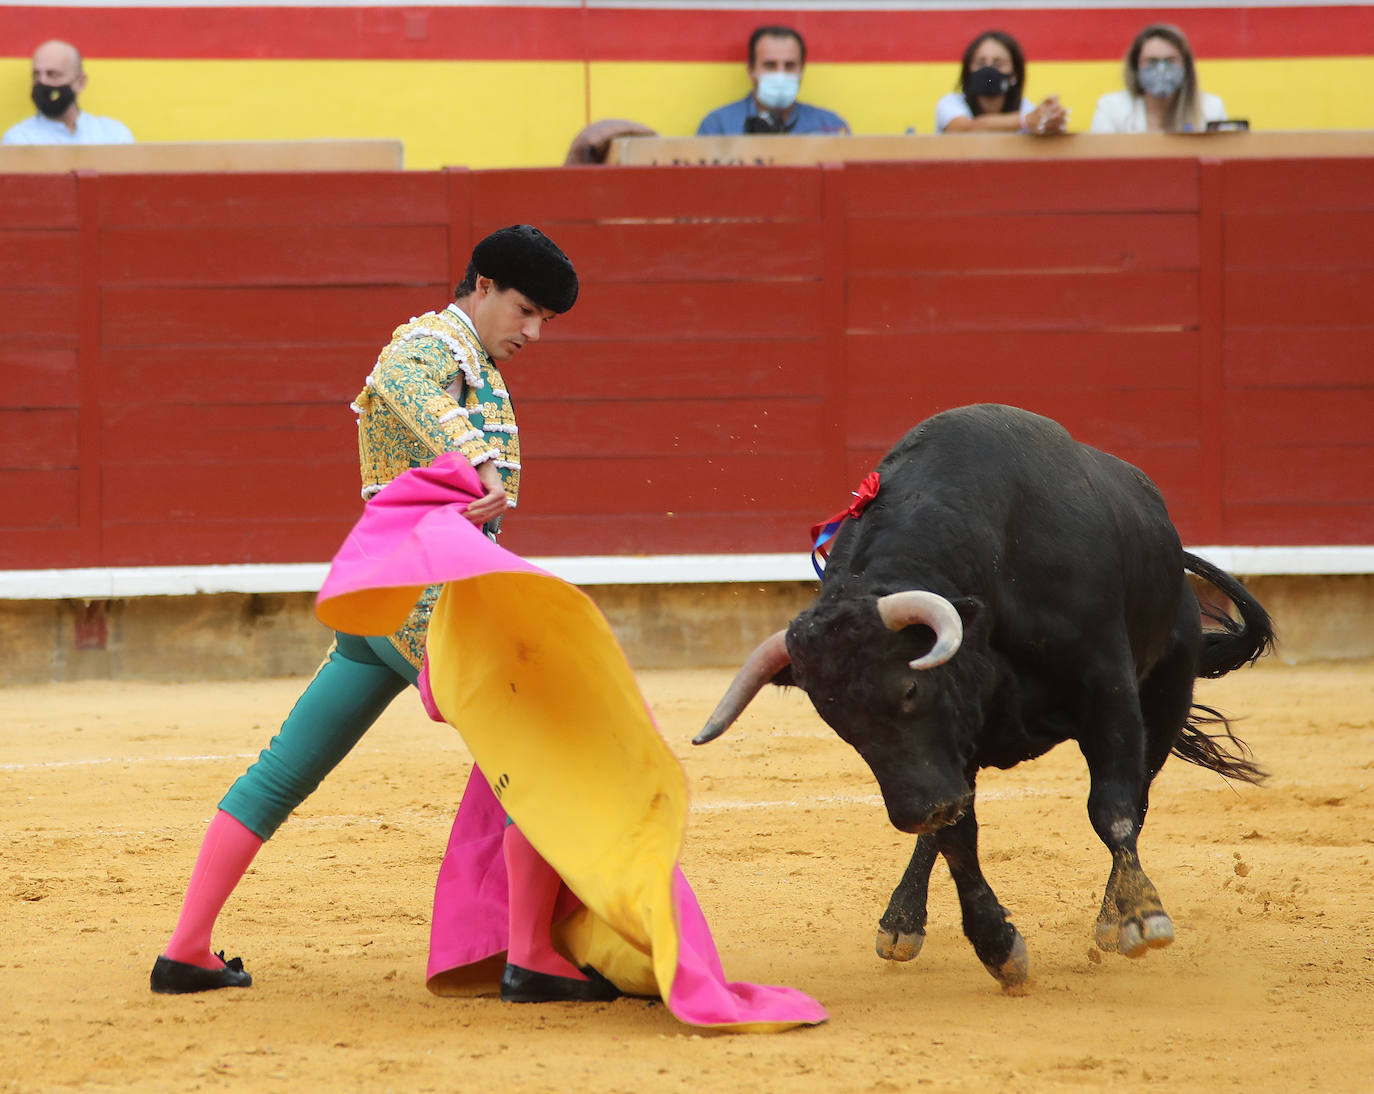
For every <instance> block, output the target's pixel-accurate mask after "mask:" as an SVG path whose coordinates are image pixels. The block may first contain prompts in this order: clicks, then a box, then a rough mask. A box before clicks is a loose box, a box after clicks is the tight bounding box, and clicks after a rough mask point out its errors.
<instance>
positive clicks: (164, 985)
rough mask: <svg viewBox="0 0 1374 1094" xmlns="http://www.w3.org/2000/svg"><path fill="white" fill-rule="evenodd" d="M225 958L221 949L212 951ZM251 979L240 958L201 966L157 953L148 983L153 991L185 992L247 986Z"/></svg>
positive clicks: (171, 993)
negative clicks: (219, 966)
mask: <svg viewBox="0 0 1374 1094" xmlns="http://www.w3.org/2000/svg"><path fill="white" fill-rule="evenodd" d="M215 956H216V957H218V958H219V959H220V960H221V961H224V951H223V950H220V951H219V953H217V954H215ZM252 983H253V977H252V976H251V975H249V974H248V972H247V971H245V970H244V967H243V958H241V957H233V958H230V959H229V960H228V961H224V968H222V969H202V968H201V967H200V966H199V965H188V964H187V963H186V962H184V961H173V960H172V959H171V958H170V957H159V958H158V959H157V960H156V961H154V962H153V972H152V975H151V976H149V977H148V984H149V986H150V987H151V988H152V989H153V991H157V992H161V993H162V994H163V995H185V994H187V993H188V992H193V991H216V990H217V989H219V988H246V987H249V986H251V985H252Z"/></svg>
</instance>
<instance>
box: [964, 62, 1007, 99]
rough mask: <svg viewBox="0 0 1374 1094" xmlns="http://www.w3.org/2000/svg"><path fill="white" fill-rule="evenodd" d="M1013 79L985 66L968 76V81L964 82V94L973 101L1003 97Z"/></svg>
mask: <svg viewBox="0 0 1374 1094" xmlns="http://www.w3.org/2000/svg"><path fill="white" fill-rule="evenodd" d="M1014 79H1015V77H1013V76H1008V75H1007V74H1006V73H1005V72H998V71H997V69H995V68H993V67H992V66H991V65H987V66H985V67H983V68H980V69H975V70H974V71H973V72H970V73H969V74H968V79H966V80H965V81H964V94H965V95H968V96H971V97H972V98H975V99H982V98H988V99H990V98H992V97H993V96H994V95H1005V94H1006V93H1007V91H1008V90H1010V88H1011V85H1012V81H1013V80H1014Z"/></svg>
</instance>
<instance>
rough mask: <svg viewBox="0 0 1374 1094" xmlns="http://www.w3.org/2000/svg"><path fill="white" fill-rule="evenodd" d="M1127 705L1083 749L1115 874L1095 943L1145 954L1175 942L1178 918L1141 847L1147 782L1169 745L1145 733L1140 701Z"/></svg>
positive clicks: (1092, 803)
mask: <svg viewBox="0 0 1374 1094" xmlns="http://www.w3.org/2000/svg"><path fill="white" fill-rule="evenodd" d="M1117 694H1118V695H1119V694H1120V692H1118V693H1117ZM1142 697H1143V696H1142ZM1131 698H1132V699H1134V698H1135V696H1134V694H1132V695H1131ZM1130 705H1131V707H1132V708H1133V709H1130V710H1129V711H1122V710H1120V709H1118V710H1117V711H1116V712H1115V716H1114V717H1104V718H1103V719H1102V720H1101V721H1100V722H1098V729H1099V732H1096V733H1094V734H1092V735H1085V736H1087V739H1086V740H1085V741H1080V742H1079V746H1080V747H1081V748H1082V750H1083V756H1084V758H1085V759H1086V760H1087V761H1088V772H1089V774H1090V776H1091V779H1092V788H1091V790H1090V791H1089V793H1088V818H1089V820H1091V821H1092V826H1093V830H1094V831H1096V832H1097V835H1098V838H1099V839H1101V840H1102V842H1103V843H1104V844H1105V845H1106V847H1107V849H1108V850H1109V851H1110V852H1111V854H1112V872H1111V874H1110V876H1109V877H1108V878H1107V887H1106V891H1105V892H1104V894H1103V897H1102V908H1101V910H1100V911H1099V912H1098V915H1097V927H1096V930H1095V932H1094V933H1095V938H1096V942H1097V945H1098V948H1099V949H1102V950H1106V951H1108V952H1115V953H1123V954H1125V955H1126V956H1127V957H1142V956H1144V954H1145V953H1146V952H1147V951H1148V950H1151V949H1157V948H1159V947H1162V946H1167V945H1169V943H1171V942H1172V941H1173V940H1174V924H1173V921H1172V920H1170V918H1169V915H1168V913H1167V912H1165V910H1164V905H1163V903H1162V902H1161V901H1160V899H1159V893H1158V891H1157V890H1156V889H1155V887H1154V883H1153V882H1152V881H1150V879H1149V878H1148V877H1147V876H1146V874H1145V871H1144V869H1143V868H1142V867H1141V865H1140V856H1139V852H1138V850H1137V842H1138V840H1139V838H1140V829H1141V827H1142V826H1143V825H1144V823H1145V812H1146V809H1147V807H1148V801H1149V787H1150V781H1151V780H1152V779H1153V778H1154V775H1155V773H1156V772H1157V771H1158V770H1159V766H1160V765H1161V764H1162V763H1163V762H1164V757H1165V756H1167V755H1168V751H1169V749H1168V746H1167V745H1165V747H1164V750H1163V753H1162V754H1161V753H1160V752H1159V742H1158V741H1157V740H1153V739H1148V738H1147V735H1146V729H1145V726H1144V725H1143V724H1142V720H1141V709H1140V704H1138V703H1135V702H1132V703H1131V704H1130ZM1154 736H1155V734H1153V733H1151V734H1150V738H1153V737H1154Z"/></svg>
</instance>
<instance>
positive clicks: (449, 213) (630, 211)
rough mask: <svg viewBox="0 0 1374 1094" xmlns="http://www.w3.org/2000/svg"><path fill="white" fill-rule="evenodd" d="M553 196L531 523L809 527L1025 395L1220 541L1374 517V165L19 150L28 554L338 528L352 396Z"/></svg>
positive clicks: (17, 376) (5, 457)
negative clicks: (316, 169)
mask: <svg viewBox="0 0 1374 1094" xmlns="http://www.w3.org/2000/svg"><path fill="white" fill-rule="evenodd" d="M518 221H528V222H532V223H536V224H540V225H541V226H543V227H545V228H546V229H547V230H548V232H549V234H550V235H551V236H553V238H555V239H556V240H557V241H558V242H559V243H560V245H562V246H563V247H564V249H565V250H567V251H568V253H569V254H570V255H571V256H572V257H573V259H574V261H575V262H576V264H577V266H578V269H579V273H580V275H581V277H582V282H583V289H582V295H581V297H580V299H579V302H578V305H577V307H576V308H575V309H574V310H573V311H572V312H570V313H569V314H568V315H566V316H563V317H560V318H559V319H558V320H557V321H556V322H554V323H552V324H550V325H549V327H548V328H547V330H546V335H545V340H544V341H543V343H542V344H540V345H538V346H533V347H529V348H527V349H526V350H525V351H524V352H523V353H522V354H521V355H520V356H519V358H517V359H516V360H515V361H514V362H512V363H511V365H510V366H509V367H508V368H507V369H506V374H507V376H508V378H509V379H510V381H511V385H512V388H513V390H514V395H515V399H516V404H517V408H518V411H519V414H520V423H521V433H522V438H523V440H524V453H525V458H526V461H527V465H528V467H527V475H526V477H525V483H524V493H523V494H522V498H521V508H520V511H519V513H518V514H516V515H515V516H513V517H512V519H511V520H510V522H509V525H508V532H507V537H506V538H505V540H504V542H506V543H507V544H508V545H509V546H510V547H511V548H512V549H513V550H516V551H519V552H521V553H523V554H528V555H556V556H568V555H607V554H611V555H614V554H620V555H630V554H693V553H730V552H742V553H743V552H777V551H798V550H804V549H805V546H806V531H807V529H808V528H809V526H810V525H811V524H812V523H814V522H815V521H817V520H819V519H821V518H823V517H825V516H828V515H829V514H830V513H831V512H833V511H834V510H836V509H838V508H840V507H841V506H842V505H843V504H844V502H845V501H846V500H847V497H848V491H849V490H850V489H851V488H852V487H853V486H854V484H855V483H857V481H858V480H859V479H860V478H861V477H862V475H863V474H864V473H866V472H867V471H868V470H869V469H871V467H872V466H873V464H874V462H875V461H876V460H877V459H878V457H879V456H880V455H881V453H882V452H883V451H884V450H885V449H886V448H887V447H888V446H889V445H890V444H891V443H892V442H893V441H894V440H895V439H896V438H897V437H898V436H899V435H900V434H901V433H902V432H903V431H904V430H905V429H906V428H908V427H909V426H910V425H912V424H914V423H915V422H916V421H918V420H920V419H921V418H923V417H925V416H927V415H928V414H930V413H933V412H935V411H938V410H940V409H943V408H947V407H951V406H956V405H959V404H962V403H967V402H974V401H984V400H995V401H1001V402H1010V403H1015V404H1018V405H1021V406H1024V407H1027V408H1028V409H1031V410H1035V411H1038V412H1041V413H1045V414H1048V415H1050V416H1052V417H1055V418H1058V419H1059V420H1061V421H1062V422H1063V423H1064V424H1065V425H1066V426H1067V427H1068V428H1069V429H1070V430H1071V431H1073V432H1074V433H1075V435H1077V436H1079V437H1080V438H1081V439H1083V440H1085V441H1088V442H1089V443H1093V444H1097V445H1099V446H1100V447H1103V448H1106V449H1107V450H1109V451H1112V452H1115V453H1117V454H1119V455H1121V456H1123V457H1124V458H1126V459H1129V460H1131V461H1132V462H1134V463H1137V464H1138V465H1139V466H1141V467H1142V468H1143V469H1144V470H1145V471H1146V472H1148V473H1149V474H1150V475H1151V476H1153V477H1154V478H1155V479H1156V480H1157V481H1158V483H1159V484H1160V486H1161V488H1162V489H1163V491H1164V494H1165V497H1166V499H1167V500H1168V502H1169V504H1170V507H1171V510H1172V511H1173V513H1174V515H1175V517H1176V520H1177V522H1178V524H1179V526H1180V529H1181V531H1182V533H1183V536H1184V538H1185V540H1186V541H1188V542H1190V543H1194V544H1202V543H1210V544H1234V545H1256V546H1263V545H1320V544H1369V543H1374V478H1372V477H1371V476H1370V475H1369V473H1368V468H1369V467H1370V466H1371V457H1372V456H1374V426H1371V424H1370V423H1372V422H1374V364H1372V363H1374V355H1372V354H1371V351H1370V349H1369V346H1370V345H1371V344H1372V340H1371V336H1374V316H1372V315H1371V312H1370V310H1369V308H1368V304H1367V301H1368V300H1369V299H1371V298H1374V159H1371V158H1359V159H1331V158H1324V159H1316V160H1249V159H1238V160H1231V161H1212V160H1207V161H1198V160H1189V159H1186V158H1163V159H1119V160H1071V159H1070V160H1024V161H986V162H940V161H925V162H911V163H901V162H892V163H864V164H859V163H850V164H848V165H832V166H825V167H814V166H811V167H775V168H750V167H741V168H738V169H734V170H728V171H725V170H721V169H718V168H715V169H712V168H697V167H635V168H631V167H625V168H587V169H572V170H554V169H551V170H518V171H489V172H466V171H457V170H454V171H444V172H391V173H380V172H374V173H347V172H336V173H319V174H310V175H300V174H251V173H250V174H239V175H233V176H218V175H175V174H163V175H109V176H106V175H92V174H80V175H75V174H67V175H11V176H0V375H2V376H3V377H4V381H3V384H2V385H0V491H3V493H4V496H5V497H6V498H7V499H8V502H7V504H6V506H5V507H4V509H3V510H2V511H0V569H36V568H49V567H78V566H85V567H89V566H114V567H118V566H139V565H191V564H207V563H239V562H257V563H290V562H317V561H321V560H324V559H327V558H328V557H329V556H330V555H331V554H332V552H333V551H334V549H335V548H336V547H337V545H338V543H339V541H340V539H341V537H342V535H343V532H344V531H345V530H346V529H347V527H348V525H349V523H350V522H351V520H352V519H353V518H354V517H355V516H356V513H357V511H358V507H359V504H360V502H359V500H358V492H357V471H356V462H355V452H356V447H355V442H354V427H353V415H352V414H351V413H350V412H349V410H348V404H349V402H350V400H351V399H353V398H354V397H355V395H356V393H357V392H358V390H359V389H360V388H361V386H362V381H363V378H364V377H365V375H366V374H367V372H368V371H369V369H370V368H371V365H372V362H373V361H374V360H375V356H376V353H377V350H378V349H379V347H381V346H382V345H383V344H385V342H386V341H387V339H388V337H389V334H390V332H391V330H392V328H393V327H394V326H395V325H396V324H398V323H400V322H403V321H404V320H405V319H407V318H408V317H409V316H411V315H414V314H417V313H419V312H421V311H424V310H428V309H430V308H435V307H440V306H442V305H443V304H444V303H445V302H446V301H447V300H448V299H449V298H450V294H451V291H452V287H453V284H454V283H455V282H456V281H457V280H458V279H459V277H460V276H461V274H462V271H463V267H464V265H465V263H466V259H467V256H468V254H469V253H470V250H471V247H472V244H473V242H474V241H475V240H476V239H478V238H480V237H481V236H482V235H483V234H485V233H486V232H488V231H490V230H492V229H494V228H497V227H500V226H502V225H506V224H511V223H514V222H518Z"/></svg>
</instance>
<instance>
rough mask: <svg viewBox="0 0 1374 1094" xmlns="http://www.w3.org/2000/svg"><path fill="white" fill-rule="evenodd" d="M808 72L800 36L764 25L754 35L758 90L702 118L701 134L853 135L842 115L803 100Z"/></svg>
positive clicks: (752, 73) (753, 78)
mask: <svg viewBox="0 0 1374 1094" xmlns="http://www.w3.org/2000/svg"><path fill="white" fill-rule="evenodd" d="M805 68H806V43H805V42H804V41H803V40H802V36H801V35H800V34H798V33H797V32H796V31H795V30H793V29H792V28H791V27H778V26H768V27H759V28H758V29H757V30H755V31H754V33H753V34H752V35H750V36H749V80H750V82H751V83H753V85H754V87H753V90H752V91H750V92H749V94H748V95H746V96H745V97H744V98H743V99H741V100H740V101H739V102H737V103H727V104H726V105H725V106H722V107H720V108H718V109H716V110H713V111H711V113H709V114H707V115H706V117H704V118H702V119H701V124H700V125H699V126H697V136H698V137H711V136H737V135H739V134H741V133H789V134H801V133H848V132H849V125H848V124H847V123H846V122H845V120H844V119H843V118H841V117H840V116H839V115H838V114H835V113H832V112H831V111H829V110H822V109H821V108H820V107H818V106H812V105H811V104H810V103H802V102H798V101H797V95H798V93H799V92H800V91H801V78H802V71H803V70H804V69H805Z"/></svg>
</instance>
